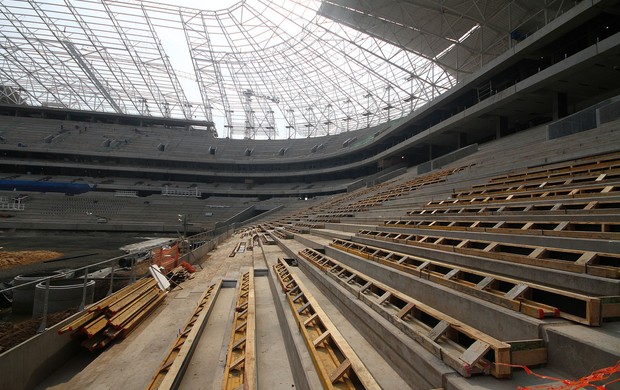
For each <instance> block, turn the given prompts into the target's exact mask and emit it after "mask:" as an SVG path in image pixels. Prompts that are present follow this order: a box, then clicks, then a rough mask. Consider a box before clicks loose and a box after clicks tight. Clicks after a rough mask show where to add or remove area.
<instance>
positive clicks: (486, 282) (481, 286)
mask: <svg viewBox="0 0 620 390" xmlns="http://www.w3.org/2000/svg"><path fill="white" fill-rule="evenodd" d="M494 281H495V278H494V277H492V276H486V277H485V278H484V279H482V280H481V281H479V282H478V284H476V286H475V288H476V289H477V290H484V289H485V288H487V287H489V286H490V285H491V283H493V282H494Z"/></svg>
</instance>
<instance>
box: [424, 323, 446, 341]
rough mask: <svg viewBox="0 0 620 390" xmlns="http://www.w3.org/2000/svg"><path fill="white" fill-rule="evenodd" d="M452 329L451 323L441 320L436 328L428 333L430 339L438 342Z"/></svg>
mask: <svg viewBox="0 0 620 390" xmlns="http://www.w3.org/2000/svg"><path fill="white" fill-rule="evenodd" d="M448 329H450V323H449V322H448V321H445V320H441V321H440V322H439V323H438V324H437V325H435V327H434V328H433V329H432V330H431V331H430V332H429V333H428V338H429V339H431V340H433V341H437V340H438V339H439V338H440V337H441V336H443V334H444V333H446V332H447V331H448Z"/></svg>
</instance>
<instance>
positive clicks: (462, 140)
mask: <svg viewBox="0 0 620 390" xmlns="http://www.w3.org/2000/svg"><path fill="white" fill-rule="evenodd" d="M464 146H467V134H466V133H456V148H457V149H460V148H462V147H464Z"/></svg>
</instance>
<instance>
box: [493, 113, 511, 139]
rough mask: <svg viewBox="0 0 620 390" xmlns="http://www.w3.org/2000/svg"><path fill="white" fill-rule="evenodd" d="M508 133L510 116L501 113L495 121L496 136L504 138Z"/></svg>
mask: <svg viewBox="0 0 620 390" xmlns="http://www.w3.org/2000/svg"><path fill="white" fill-rule="evenodd" d="M506 134H508V117H505V116H501V115H500V116H498V117H497V121H496V122H495V138H496V139H499V138H502V137H503V136H505V135H506Z"/></svg>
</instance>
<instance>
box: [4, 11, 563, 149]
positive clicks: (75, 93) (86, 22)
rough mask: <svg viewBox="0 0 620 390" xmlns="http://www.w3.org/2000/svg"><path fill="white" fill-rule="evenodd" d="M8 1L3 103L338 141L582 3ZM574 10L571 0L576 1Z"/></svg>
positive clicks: (403, 109) (405, 109) (410, 105)
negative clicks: (219, 5)
mask: <svg viewBox="0 0 620 390" xmlns="http://www.w3.org/2000/svg"><path fill="white" fill-rule="evenodd" d="M203 3H204V2H195V3H194V2H191V1H184V2H181V3H180V4H181V5H175V4H170V3H164V2H163V1H162V2H151V1H134V0H120V1H116V0H82V1H77V0H73V1H70V0H45V1H30V0H29V1H23V0H22V1H16V0H2V1H0V14H1V16H0V54H1V56H0V95H1V96H0V101H1V102H3V103H9V104H26V105H31V106H47V107H57V108H66V109H71V110H75V109H77V110H85V111H98V112H111V113H117V114H120V115H124V114H128V115H142V116H153V117H164V118H183V119H189V120H191V119H196V120H200V121H205V120H206V121H208V122H212V123H214V124H215V125H216V126H217V127H218V128H219V132H220V134H221V135H225V136H229V137H231V138H243V137H246V138H262V139H265V138H267V139H274V138H286V137H288V138H298V137H311V136H322V135H329V134H336V133H340V132H344V131H349V130H355V129H359V128H364V127H368V126H373V125H377V124H380V123H383V122H386V121H389V120H390V119H396V118H399V117H402V116H405V115H408V114H409V113H410V112H411V111H413V110H415V109H416V108H418V107H420V106H422V105H424V104H426V103H427V102H429V101H431V100H433V99H434V98H436V97H437V96H439V95H440V94H442V93H443V92H445V91H446V90H448V89H449V88H451V87H452V86H454V85H455V84H456V83H457V82H458V81H460V80H462V79H463V78H464V77H466V76H467V75H468V74H470V73H472V72H475V71H476V70H477V69H480V68H481V67H482V66H483V65H484V64H486V63H488V62H489V61H491V60H492V59H493V58H495V57H496V56H497V55H499V54H501V53H503V52H504V51H506V50H507V49H509V48H510V47H511V46H512V44H513V43H514V42H515V41H519V40H522V39H524V38H525V37H526V36H527V35H528V34H530V33H532V32H535V31H536V30H537V29H538V28H540V27H541V26H542V25H544V24H546V23H548V22H549V21H551V20H553V19H554V18H555V17H556V16H557V15H559V14H561V13H562V12H563V11H565V10H566V8H568V7H572V6H573V5H574V2H565V1H561V0H557V1H555V0H545V1H534V0H513V1H509V0H469V1H463V0H436V1H431V0H407V1H404V0H401V1H389V0H325V1H320V0H271V1H270V0H242V1H238V2H236V3H234V4H233V5H231V6H230V7H228V8H225V9H220V10H207V9H199V8H197V7H196V8H192V7H189V6H188V5H193V4H203ZM568 3H570V4H568Z"/></svg>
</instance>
